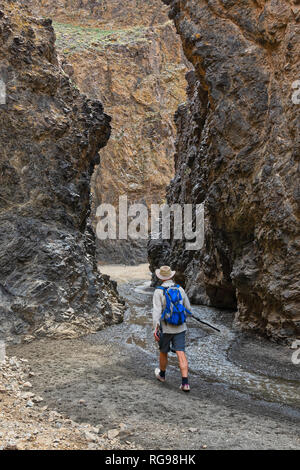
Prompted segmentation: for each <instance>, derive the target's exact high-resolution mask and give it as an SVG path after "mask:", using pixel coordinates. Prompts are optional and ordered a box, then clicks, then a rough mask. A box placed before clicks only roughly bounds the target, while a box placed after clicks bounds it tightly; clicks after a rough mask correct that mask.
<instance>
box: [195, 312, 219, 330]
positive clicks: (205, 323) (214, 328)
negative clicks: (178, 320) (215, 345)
mask: <svg viewBox="0 0 300 470" xmlns="http://www.w3.org/2000/svg"><path fill="white" fill-rule="evenodd" d="M192 318H194V320H197V321H198V322H199V323H203V325H206V326H209V328H212V329H213V330H216V331H218V332H219V333H221V330H219V328H216V327H215V326H212V325H210V324H209V323H207V322H206V321H203V320H200V319H199V318H197V317H195V315H192Z"/></svg>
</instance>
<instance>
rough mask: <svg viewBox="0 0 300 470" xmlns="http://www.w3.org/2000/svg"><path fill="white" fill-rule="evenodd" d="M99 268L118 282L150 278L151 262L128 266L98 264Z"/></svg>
mask: <svg viewBox="0 0 300 470" xmlns="http://www.w3.org/2000/svg"><path fill="white" fill-rule="evenodd" d="M98 270H99V271H100V272H101V273H102V274H107V275H108V276H110V277H111V279H113V280H114V281H116V282H117V283H118V284H124V283H126V282H130V281H141V280H145V281H147V280H150V279H151V272H150V271H149V264H139V265H137V266H126V265H125V264H113V265H112V264H110V265H107V264H105V265H98Z"/></svg>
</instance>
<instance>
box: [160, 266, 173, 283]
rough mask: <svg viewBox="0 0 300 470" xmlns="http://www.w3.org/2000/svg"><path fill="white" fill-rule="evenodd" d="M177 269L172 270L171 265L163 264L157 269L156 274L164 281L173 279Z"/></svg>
mask: <svg viewBox="0 0 300 470" xmlns="http://www.w3.org/2000/svg"><path fill="white" fill-rule="evenodd" d="M175 273H176V271H171V268H170V266H161V267H160V268H159V269H156V270H155V274H156V276H157V277H158V279H161V280H162V281H166V280H167V279H171V277H173V276H174V275H175Z"/></svg>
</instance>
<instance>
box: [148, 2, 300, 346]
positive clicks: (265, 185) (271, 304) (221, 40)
mask: <svg viewBox="0 0 300 470" xmlns="http://www.w3.org/2000/svg"><path fill="white" fill-rule="evenodd" d="M165 3H167V4H169V5H170V17H171V18H173V19H174V22H175V25H176V28H177V31H178V32H179V34H180V36H181V39H182V42H183V47H184V51H185V54H186V56H187V58H188V59H189V60H190V61H191V62H192V63H193V65H194V67H195V71H194V72H191V73H190V74H189V75H188V96H189V98H188V102H187V104H186V105H185V106H181V107H180V108H179V110H178V113H177V116H176V122H177V128H178V137H177V143H176V148H177V150H176V155H175V166H176V176H175V178H174V180H173V181H172V183H171V185H170V187H169V190H168V201H169V202H170V203H173V202H180V203H186V202H190V203H199V204H200V203H202V202H204V203H205V224H206V225H205V244H204V247H203V249H202V250H201V251H199V252H192V251H190V252H186V251H184V248H183V247H184V245H183V244H182V243H179V242H176V241H172V242H171V247H170V250H171V254H170V256H169V257H167V258H168V260H169V262H171V264H172V266H173V267H175V268H176V269H177V270H178V272H179V277H181V279H184V280H185V283H186V286H187V289H188V292H189V293H190V295H191V296H192V298H193V300H194V301H196V302H200V303H208V304H210V305H215V306H218V307H232V308H234V307H235V305H236V303H237V307H238V313H237V319H238V320H239V321H240V322H241V323H242V324H244V325H246V326H247V327H249V328H254V329H257V330H260V331H262V332H264V333H266V334H267V335H270V336H273V337H276V338H286V337H290V336H295V335H297V334H299V332H300V315H299V300H300V299H299V282H298V281H299V257H298V253H299V238H297V236H298V235H299V232H298V229H299V187H298V186H297V170H298V165H299V150H300V139H299V125H300V120H299V111H300V107H299V105H297V104H294V103H293V101H292V93H293V90H292V84H293V82H294V81H295V80H297V79H298V78H299V52H300V50H299V48H300V46H299V44H300V42H299V31H300V22H299V21H300V6H299V2H298V1H289V2H286V1H280V0H276V1H275V0H274V1H268V2H265V1H257V2H252V1H250V0H243V1H241V0H239V1H234V0H232V1H226V2H225V1H217V0H215V1H214V0H212V1H209V2H204V1H193V0H190V1H185V0H182V1H175V0H174V1H166V2H165ZM151 246H152V250H153V252H154V253H155V256H156V259H158V258H159V256H158V251H159V250H158V248H157V246H156V247H153V244H152V245H151ZM162 256H163V253H162ZM152 264H153V266H152V268H154V267H155V266H154V264H155V263H152Z"/></svg>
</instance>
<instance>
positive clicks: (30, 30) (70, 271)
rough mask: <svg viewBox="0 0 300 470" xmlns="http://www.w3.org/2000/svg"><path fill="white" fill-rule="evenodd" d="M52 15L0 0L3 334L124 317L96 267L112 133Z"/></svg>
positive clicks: (85, 327)
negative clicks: (63, 60) (100, 184)
mask: <svg viewBox="0 0 300 470" xmlns="http://www.w3.org/2000/svg"><path fill="white" fill-rule="evenodd" d="M54 42H55V35H54V30H53V28H52V26H51V20H43V19H36V18H34V17H32V16H31V15H30V14H29V13H28V12H27V10H25V9H23V8H22V7H21V6H20V4H18V3H16V2H13V1H11V2H10V1H6V2H3V1H0V44H1V48H0V74H1V77H2V81H3V82H4V84H5V90H6V97H5V104H2V105H0V123H1V125H0V144H1V150H0V332H1V336H3V335H4V336H6V338H7V339H8V337H10V336H13V335H15V334H22V335H24V334H26V335H27V336H28V335H30V336H43V335H49V336H65V337H72V336H75V335H78V334H83V333H85V332H88V331H95V330H98V329H101V328H102V327H103V326H104V325H105V324H111V323H114V322H118V321H121V319H122V308H123V306H122V304H121V303H120V301H119V298H118V295H117V291H116V289H115V285H114V284H113V283H111V282H110V281H109V280H108V278H107V277H103V276H100V275H99V274H98V273H97V269H96V263H95V257H94V238H93V232H92V231H91V229H90V223H89V219H88V216H89V211H90V178H91V174H92V172H93V168H94V165H95V164H96V163H98V161H99V157H98V151H99V149H100V148H101V147H103V146H105V145H106V143H107V140H108V138H109V135H110V124H109V123H110V118H109V116H107V115H106V114H104V112H103V107H102V104H101V103H100V102H99V101H96V100H88V99H86V98H85V97H84V96H82V95H81V94H80V92H79V91H78V90H77V89H76V88H75V87H74V85H73V84H72V83H71V81H70V79H69V78H68V76H67V75H66V74H65V73H64V72H63V70H62V69H61V68H60V67H59V64H58V60H57V55H56V51H55V47H54Z"/></svg>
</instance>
